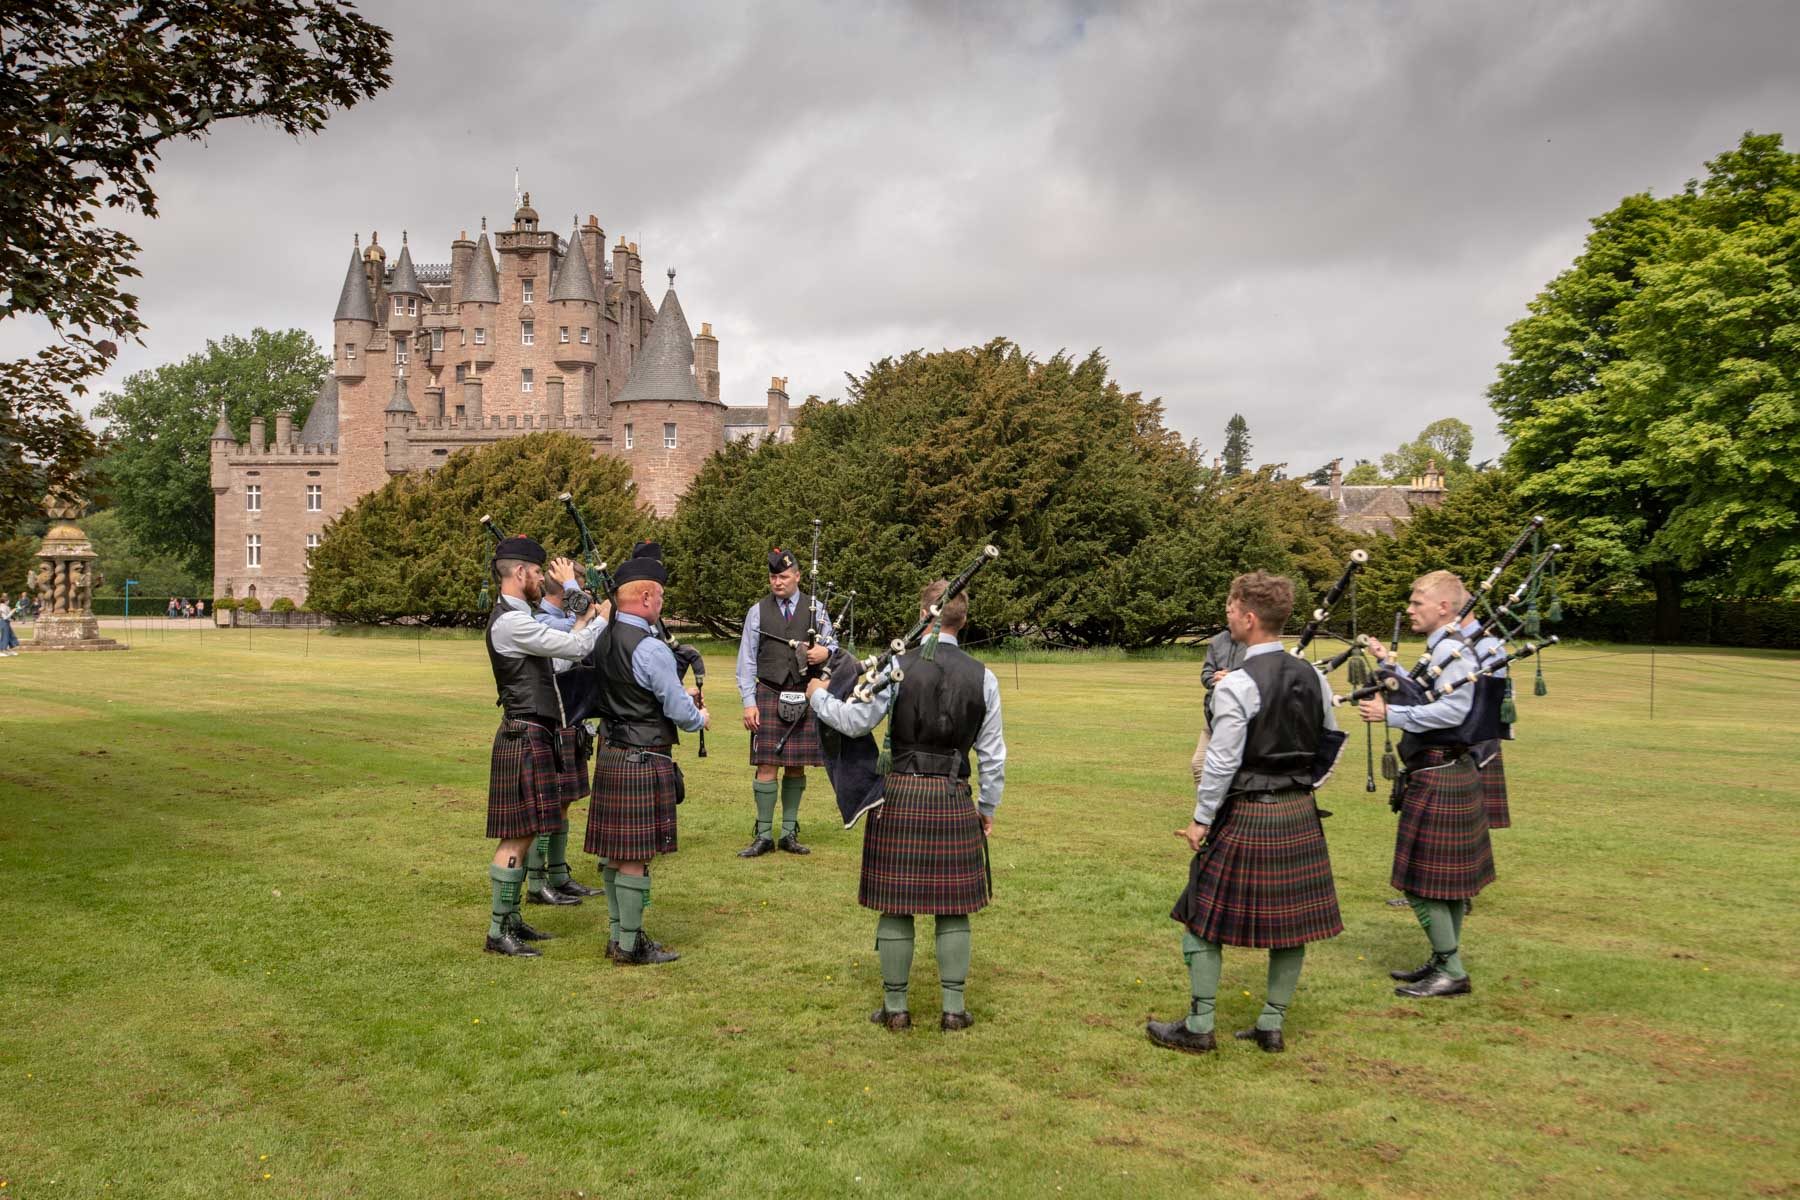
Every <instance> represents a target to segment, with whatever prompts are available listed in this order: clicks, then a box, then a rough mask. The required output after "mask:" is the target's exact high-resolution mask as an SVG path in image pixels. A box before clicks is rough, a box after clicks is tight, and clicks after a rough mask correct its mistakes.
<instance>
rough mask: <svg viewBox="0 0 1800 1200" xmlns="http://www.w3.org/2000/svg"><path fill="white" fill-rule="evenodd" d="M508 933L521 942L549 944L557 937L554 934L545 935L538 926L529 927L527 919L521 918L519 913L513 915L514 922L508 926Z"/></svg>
mask: <svg viewBox="0 0 1800 1200" xmlns="http://www.w3.org/2000/svg"><path fill="white" fill-rule="evenodd" d="M506 931H507V932H508V933H510V934H512V935H513V936H514V937H516V938H518V939H519V940H520V941H521V942H548V941H550V940H551V939H553V938H555V937H556V935H555V934H554V933H545V932H544V931H543V930H542V929H539V928H537V927H536V926H533V925H527V924H526V923H525V918H524V917H521V916H520V915H519V914H518V913H514V914H513V915H512V920H511V922H510V923H509V924H508V925H507V927H506Z"/></svg>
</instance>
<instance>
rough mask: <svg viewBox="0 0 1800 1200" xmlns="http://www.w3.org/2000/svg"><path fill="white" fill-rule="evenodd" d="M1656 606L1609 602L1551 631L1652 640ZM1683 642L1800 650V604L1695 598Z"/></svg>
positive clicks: (1684, 609)
mask: <svg viewBox="0 0 1800 1200" xmlns="http://www.w3.org/2000/svg"><path fill="white" fill-rule="evenodd" d="M1655 608H1656V605H1655V603H1654V602H1653V601H1650V600H1613V601H1607V602H1604V603H1599V604H1595V605H1593V606H1592V607H1589V608H1586V609H1584V610H1582V611H1573V610H1570V611H1565V612H1564V614H1563V619H1562V620H1561V621H1559V622H1556V623H1555V624H1548V625H1547V628H1548V630H1549V631H1550V632H1553V633H1556V634H1558V635H1560V636H1562V637H1565V638H1567V637H1579V638H1586V639H1588V640H1590V641H1597V642H1648V641H1650V640H1651V639H1650V629H1651V625H1652V619H1653V617H1654V615H1655ZM1679 640H1680V641H1681V642H1682V643H1684V644H1687V645H1696V646H1751V647H1756V648H1759V649H1764V650H1800V601H1794V600H1706V599H1702V600H1690V601H1688V602H1687V603H1685V604H1683V605H1682V606H1681V637H1680V639H1679Z"/></svg>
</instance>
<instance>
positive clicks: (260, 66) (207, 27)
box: [0, 0, 392, 527]
mask: <svg viewBox="0 0 1800 1200" xmlns="http://www.w3.org/2000/svg"><path fill="white" fill-rule="evenodd" d="M388 41H389V38H388V34H387V33H386V32H385V31H384V30H382V29H379V28H377V27H376V26H374V25H372V24H370V23H369V22H368V21H366V20H364V19H363V18H362V17H361V16H360V15H358V14H357V12H356V8H355V5H353V4H351V3H348V2H347V0H258V2H257V3H217V2H214V0H156V2H154V3H145V2H144V0H54V2H52V0H9V3H7V4H6V5H5V6H3V7H0V163H4V164H5V186H4V187H0V321H5V320H9V319H12V318H17V317H24V318H27V319H35V320H37V321H40V322H42V323H43V325H44V326H46V327H47V329H48V332H49V335H50V344H49V345H47V346H45V347H44V348H43V349H41V350H39V351H38V352H37V353H36V354H35V355H32V356H31V357H29V358H22V359H11V360H0V527H7V526H10V525H11V524H12V522H13V521H15V520H17V519H19V518H20V517H22V516H25V515H29V514H30V513H31V512H32V511H33V510H35V509H36V507H37V505H38V504H39V503H40V501H41V498H42V496H43V494H44V490H45V488H46V486H53V485H57V484H61V483H63V482H65V481H68V480H71V479H73V478H74V476H75V475H76V473H77V472H79V470H80V469H81V465H82V463H83V462H84V461H85V460H87V459H88V458H89V457H91V456H92V455H93V453H94V451H95V449H96V443H95V439H94V436H93V434H92V433H91V432H90V431H89V430H88V428H87V427H86V425H85V424H84V423H83V422H82V421H81V419H80V417H79V416H78V415H77V414H76V413H75V412H74V411H73V409H72V407H71V403H70V397H71V396H72V395H81V394H83V393H85V392H86V390H87V381H88V380H89V379H91V378H92V377H93V376H95V375H97V374H98V373H100V372H101V371H103V370H104V369H105V368H106V366H107V364H108V363H109V362H111V361H112V359H113V357H114V356H115V355H116V354H117V353H118V344H119V343H120V342H121V341H124V340H126V339H128V338H130V339H135V338H137V337H138V335H139V334H140V333H141V332H142V331H143V328H144V325H143V322H142V321H141V320H140V319H139V317H138V315H137V297H136V296H135V295H133V294H131V293H130V292H128V291H126V290H125V287H126V284H127V281H128V280H129V279H130V278H131V277H133V276H135V275H136V274H137V273H138V272H137V269H136V268H135V267H134V266H133V265H132V262H133V260H134V259H135V258H136V257H137V252H138V245H137V243H136V242H135V241H133V240H132V239H131V238H130V237H128V236H127V235H125V234H123V233H121V232H119V231H118V230H116V229H111V228H108V227H107V223H106V221H105V220H103V218H104V216H105V214H106V213H107V210H109V209H127V210H133V211H136V212H140V213H142V214H144V215H146V216H151V217H154V216H156V215H157V195H156V190H155V188H154V187H152V185H151V176H152V174H153V173H154V172H155V170H156V165H157V160H158V158H159V157H160V156H161V154H162V152H163V150H164V149H165V148H166V146H167V145H168V143H169V142H171V141H177V140H199V139H200V138H203V137H204V136H205V135H206V133H207V131H208V130H209V129H211V128H212V127H213V126H214V125H216V124H217V123H218V122H220V121H226V120H232V119H234V118H245V119H249V120H252V121H261V122H266V123H267V124H270V125H272V126H274V127H275V128H277V129H280V130H282V131H283V132H285V133H288V134H292V135H299V134H302V133H316V132H318V131H319V130H320V129H322V128H324V125H325V121H326V118H328V117H329V116H330V115H331V114H332V113H333V112H334V111H335V110H337V109H340V108H348V107H350V106H352V105H354V104H356V103H357V102H359V101H361V100H363V99H366V98H368V97H370V96H373V95H374V94H375V93H377V92H379V91H380V90H381V89H383V88H385V87H386V86H387V85H388V82H389V77H388V68H389V66H390V65H391V62H392V58H391V56H390V55H389V53H388Z"/></svg>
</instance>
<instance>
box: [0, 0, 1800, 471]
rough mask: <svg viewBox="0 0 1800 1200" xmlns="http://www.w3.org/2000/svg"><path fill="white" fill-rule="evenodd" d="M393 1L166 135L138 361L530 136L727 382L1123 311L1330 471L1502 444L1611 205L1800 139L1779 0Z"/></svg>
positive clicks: (1165, 365) (549, 201) (1222, 415)
mask: <svg viewBox="0 0 1800 1200" xmlns="http://www.w3.org/2000/svg"><path fill="white" fill-rule="evenodd" d="M366 11H367V13H368V15H369V16H371V17H372V18H373V19H375V20H376V21H378V22H380V23H381V24H383V25H385V26H386V27H387V28H389V29H390V30H392V31H393V33H394V38H395V40H394V53H395V67H394V85H393V87H392V88H391V89H390V90H389V91H388V92H386V93H385V94H383V95H382V96H380V97H378V98H377V99H375V100H374V101H372V102H370V103H366V104H364V105H362V106H360V107H358V108H356V109H354V110H352V111H350V112H348V113H344V114H340V115H339V116H337V117H336V118H334V119H333V120H332V121H331V123H330V124H329V125H328V126H327V128H326V130H325V132H324V133H323V134H322V135H321V136H318V137H314V138H311V139H307V140H305V141H299V142H296V141H293V140H290V139H287V138H285V137H283V136H282V135H280V134H279V133H276V132H272V131H270V130H267V129H262V128H256V127H250V126H233V127H222V128H221V129H219V131H218V132H216V133H215V134H214V135H213V136H212V138H211V139H210V141H209V142H208V143H207V144H205V145H204V146H191V147H183V148H180V149H177V150H176V151H174V152H172V153H171V154H169V155H168V156H167V157H166V159H165V161H164V164H163V167H162V169H161V170H160V172H159V173H158V175H157V177H156V178H157V183H158V187H159V190H160V193H161V197H162V207H163V213H164V215H163V217H162V218H161V219H160V220H158V221H156V222H155V223H153V224H148V223H143V224H138V225H133V226H129V228H130V229H131V230H132V232H133V233H135V234H136V235H137V236H138V237H139V238H140V240H141V241H142V243H143V246H144V253H143V257H142V260H141V262H140V264H139V265H140V266H141V267H142V269H143V272H144V278H143V279H142V280H141V281H139V287H138V288H137V290H138V292H139V294H140V295H141V298H142V314H143V316H144V317H145V319H146V320H147V321H148V322H149V326H150V329H149V333H148V335H147V338H146V345H145V346H143V347H141V348H139V347H133V348H132V349H131V350H130V351H129V352H128V353H127V354H126V355H125V356H124V360H123V362H122V364H121V370H119V371H117V372H115V373H114V374H113V375H112V376H109V382H114V383H116V381H117V380H118V379H120V378H122V377H123V374H124V373H125V372H126V371H129V370H135V369H140V368H143V367H148V366H154V365H156V364H159V363H163V362H169V361H173V360H176V359H179V358H181V357H183V356H185V355H187V354H190V353H192V352H194V351H196V350H199V349H201V348H202V347H203V345H204V343H205V340H206V339H207V338H209V337H216V336H219V335H221V334H224V333H229V332H234V331H244V330H247V329H249V328H250V327H252V326H254V325H258V324H260V325H265V326H268V327H271V328H281V327H288V326H300V327H302V328H305V329H308V330H310V331H312V332H313V334H314V335H315V336H316V337H317V338H318V339H319V340H320V341H321V343H329V341H330V338H331V324H330V320H331V315H332V310H333V306H334V305H335V302H336V299H337V294H338V289H339V285H340V283H341V281H342V273H343V264H344V260H345V257H346V252H347V251H348V249H349V246H350V239H351V235H352V233H353V232H354V231H360V232H361V233H362V235H363V237H364V239H365V240H366V239H367V237H368V235H369V233H370V231H371V230H377V229H378V230H380V231H381V237H382V242H383V244H384V245H388V246H390V247H394V246H397V245H398V242H399V234H400V231H401V230H402V229H403V228H404V229H406V230H408V231H409V232H410V235H411V239H412V246H413V254H414V257H415V259H417V260H418V261H421V262H427V261H447V260H448V258H449V242H450V240H451V239H452V238H454V237H455V236H456V234H457V232H458V231H459V230H462V229H468V230H470V231H474V230H475V229H476V227H477V225H478V224H479V222H480V219H481V217H482V216H483V215H485V216H487V217H488V219H489V222H490V224H491V225H505V224H509V223H510V218H511V211H512V208H513V170H514V167H515V166H517V168H518V169H519V171H520V177H521V181H522V184H523V186H524V188H525V189H527V190H529V191H530V193H531V196H532V201H533V203H534V205H535V207H536V208H537V209H538V211H539V212H540V213H541V214H542V218H543V222H544V224H545V225H546V226H547V227H553V228H556V229H557V230H559V231H566V229H567V228H568V226H569V224H570V221H571V218H572V217H573V216H574V215H575V214H576V213H580V214H581V215H582V217H583V218H585V217H586V215H587V214H588V213H590V212H591V213H594V214H595V215H597V216H598V218H599V220H600V223H601V224H602V225H603V226H604V227H605V228H606V230H607V234H608V238H609V240H610V239H612V238H614V237H616V236H617V235H618V234H621V233H622V234H624V235H625V236H626V237H628V238H630V239H633V240H636V241H637V242H639V244H640V246H641V249H642V252H643V255H644V260H645V279H646V282H647V283H654V285H655V287H654V290H653V295H654V296H655V297H656V298H657V299H659V300H660V298H661V294H662V285H663V284H664V278H663V271H664V270H665V268H668V267H671V266H672V267H675V268H677V269H678V270H679V272H680V274H679V278H678V280H677V290H678V291H679V292H680V294H681V298H682V305H683V307H684V308H685V310H686V311H687V314H688V317H689V319H690V321H692V322H693V324H694V326H695V328H696V329H697V328H698V326H699V323H700V322H701V321H711V322H712V324H713V328H714V330H715V332H716V333H717V334H718V336H719V338H720V366H721V369H722V371H723V373H724V388H725V399H726V401H727V402H728V403H738V404H744V403H758V402H760V401H761V398H762V395H763V390H764V389H765V388H766V386H767V383H768V377H769V376H770V375H786V376H788V378H789V390H790V392H791V394H793V395H794V397H795V398H796V399H798V398H800V397H803V396H805V395H807V394H809V393H818V394H820V395H823V396H828V397H829V396H840V395H842V394H843V391H844V386H843V379H844V374H845V373H846V372H860V371H861V370H863V369H864V368H866V366H867V365H868V364H869V363H870V362H871V361H873V360H875V359H878V358H880V357H882V356H885V355H888V354H895V353H900V352H903V351H905V350H908V349H911V348H914V347H923V348H926V349H938V348H942V347H946V346H964V345H969V344H972V343H977V342H982V341H985V340H987V339H988V338H991V337H995V336H1002V335H1003V336H1006V337H1010V338H1012V339H1014V340H1016V341H1018V342H1020V343H1021V344H1023V345H1024V346H1025V347H1027V348H1028V349H1029V350H1031V351H1032V352H1033V353H1035V354H1037V355H1038V356H1040V357H1047V356H1049V355H1050V354H1053V353H1055V352H1056V351H1057V350H1059V349H1067V350H1068V351H1070V352H1071V353H1075V354H1085V353H1086V352H1088V351H1089V350H1092V349H1095V348H1099V349H1100V350H1101V351H1102V352H1103V353H1104V354H1105V355H1106V357H1107V358H1108V359H1109V360H1110V361H1111V364H1112V371H1113V374H1114V376H1115V378H1116V379H1117V380H1118V381H1119V382H1120V383H1121V384H1122V385H1123V386H1124V387H1126V388H1128V389H1133V390H1138V391H1142V392H1143V393H1144V394H1145V395H1147V396H1155V397H1160V398H1161V399H1162V400H1163V402H1164V404H1165V405H1166V408H1167V414H1168V420H1169V423H1170V424H1171V425H1172V426H1173V427H1175V428H1177V429H1179V430H1180V431H1181V432H1182V433H1183V434H1184V435H1186V436H1189V437H1197V438H1199V439H1200V440H1201V442H1202V443H1203V444H1204V445H1205V446H1206V447H1207V448H1208V450H1209V452H1216V450H1217V448H1218V446H1219V444H1220V442H1221V441H1222V438H1223V427H1224V425H1225V422H1226V420H1227V419H1228V418H1229V417H1230V416H1231V414H1232V413H1233V412H1241V413H1243V414H1244V416H1245V417H1246V419H1247V420H1248V421H1249V423H1250V430H1251V434H1252V437H1253V439H1254V443H1255V446H1254V457H1255V459H1256V460H1257V461H1286V462H1288V463H1290V464H1291V467H1292V469H1293V470H1294V471H1295V472H1296V473H1298V472H1299V471H1302V470H1307V469H1311V468H1312V467H1314V466H1317V465H1318V464H1319V463H1321V462H1323V461H1325V460H1326V459H1329V458H1331V457H1333V456H1336V455H1340V454H1341V455H1344V456H1345V457H1346V460H1347V461H1348V460H1349V459H1354V458H1357V457H1378V456H1379V454H1380V453H1381V452H1382V451H1384V450H1389V449H1392V448H1393V447H1394V446H1395V445H1396V444H1397V443H1398V442H1400V441H1402V440H1404V439H1406V438H1408V437H1410V436H1412V435H1413V434H1414V433H1416V431H1417V430H1418V429H1419V428H1420V427H1421V426H1423V425H1424V424H1425V423H1426V422H1428V421H1430V420H1432V419H1434V418H1437V417H1441V416H1458V417H1461V418H1462V419H1464V420H1466V421H1468V422H1469V423H1470V424H1471V425H1473V426H1474V427H1475V430H1476V435H1477V436H1476V457H1477V458H1483V457H1489V456H1493V455H1496V454H1497V453H1498V452H1499V451H1500V449H1501V443H1500V439H1499V436H1498V433H1497V431H1496V429H1495V427H1494V422H1493V419H1492V416H1491V414H1490V412H1489V410H1488V408H1487V406H1486V404H1485V401H1484V399H1483V393H1484V391H1485V389H1486V387H1487V385H1488V384H1489V382H1490V381H1491V380H1492V378H1493V375H1494V366H1495V364H1496V363H1497V362H1498V361H1499V360H1500V359H1501V358H1502V357H1503V355H1504V348H1503V344H1502V339H1503V337H1504V334H1505V329H1506V326H1507V324H1508V323H1509V322H1511V321H1513V320H1515V319H1517V318H1518V317H1519V316H1521V315H1522V314H1523V312H1524V309H1525V305H1526V303H1527V301H1528V300H1529V299H1530V298H1531V296H1532V295H1533V294H1534V293H1536V292H1537V291H1538V290H1539V289H1540V288H1541V287H1542V286H1543V284H1544V283H1545V282H1546V281H1547V280H1548V279H1549V278H1550V277H1551V276H1553V275H1554V274H1555V273H1556V272H1557V271H1558V270H1560V269H1561V268H1563V267H1564V266H1566V265H1567V264H1568V262H1569V260H1570V259H1571V257H1572V256H1573V255H1574V254H1575V253H1577V252H1578V250H1579V248H1580V245H1581V241H1582V239H1583V237H1584V236H1585V233H1586V230H1587V221H1588V219H1589V218H1590V217H1592V216H1594V215H1595V214H1597V213H1600V212H1602V211H1604V210H1605V209H1607V208H1609V207H1611V206H1612V205H1614V204H1615V203H1617V202H1618V200H1619V198H1620V197H1621V196H1623V195H1626V194H1628V193H1631V192H1635V191H1644V190H1649V191H1654V192H1656V193H1658V194H1665V193H1668V192H1670V191H1672V190H1675V189H1678V188H1680V187H1681V186H1682V184H1683V183H1684V182H1685V181H1686V180H1688V179H1690V178H1692V177H1694V176H1696V175H1699V174H1701V173H1702V172H1703V169H1704V167H1703V164H1704V162H1705V160H1706V159H1708V158H1710V157H1712V156H1713V155H1715V154H1717V153H1718V152H1720V151H1721V150H1724V149H1726V148H1728V147H1730V146H1732V145H1733V144H1735V142H1736V141H1737V139H1738V137H1739V136H1740V135H1741V134H1742V133H1743V132H1744V131H1745V130H1747V129H1755V130H1757V131H1759V132H1766V131H1777V132H1783V133H1786V134H1788V135H1789V136H1790V142H1791V143H1792V142H1796V141H1800V120H1796V119H1795V118H1796V116H1797V115H1800V69H1796V60H1795V58H1794V49H1795V47H1796V46H1800V4H1794V3H1782V2H1779V0H1770V2H1768V3H1762V4H1749V3H1723V2H1719V0H1706V2H1704V3H1701V2H1699V0H1691V2H1677V0H1663V2H1653V0H1642V2H1632V0H1602V2H1599V3H1572V2H1570V0H1559V2H1556V3H1545V4H1525V3H1512V4H1502V3H1489V4H1480V5H1475V4H1455V3H1445V2H1443V0H1427V2H1423V3H1416V4H1408V3H1364V4H1324V3H1318V4H1286V3H1267V4H1264V3H1251V2H1249V0H1245V2H1242V3H1232V4H1202V3H1167V4H1160V3H1159V4H1123V5H1113V4H1100V3H1051V2H1035V3H1024V4H1018V5H1009V4H1002V3H976V2H973V0H970V2H967V3H963V2H957V0H943V2H940V3H922V4H914V5H907V4H875V3H860V2H857V3H844V2H840V3H825V4H804V3H792V4H755V5H748V4H743V3H741V2H729V3H716V4H698V3H695V4H643V3H629V4H597V3H589V2H571V3H566V4H551V3H529V2H524V0H517V2H514V3H505V4H500V3H494V4H476V3H461V4H444V3H433V4H429V5H427V4H398V3H371V4H369V5H367V6H366ZM391 253H392V252H391ZM11 324H12V325H14V326H17V325H18V323H17V322H14V323H11ZM25 341H26V338H25V331H23V330H22V329H20V328H8V329H4V330H0V351H4V352H11V353H18V352H20V351H21V350H22V349H23V348H24V343H25Z"/></svg>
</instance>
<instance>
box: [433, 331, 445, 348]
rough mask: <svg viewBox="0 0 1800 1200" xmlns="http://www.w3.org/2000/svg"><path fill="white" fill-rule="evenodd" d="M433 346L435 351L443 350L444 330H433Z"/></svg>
mask: <svg viewBox="0 0 1800 1200" xmlns="http://www.w3.org/2000/svg"><path fill="white" fill-rule="evenodd" d="M431 348H432V350H434V351H437V350H442V349H443V348H444V331H443V330H441V329H434V330H432V331H431Z"/></svg>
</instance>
